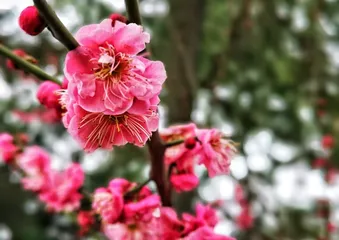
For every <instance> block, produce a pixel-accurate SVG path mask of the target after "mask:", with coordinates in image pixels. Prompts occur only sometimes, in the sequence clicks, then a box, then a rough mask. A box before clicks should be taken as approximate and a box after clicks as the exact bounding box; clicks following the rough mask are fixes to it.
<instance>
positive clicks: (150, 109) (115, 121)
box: [63, 96, 159, 152]
mask: <svg viewBox="0 0 339 240" xmlns="http://www.w3.org/2000/svg"><path fill="white" fill-rule="evenodd" d="M64 98H65V97H64ZM66 98H67V96H66ZM158 102H159V99H158V97H155V98H154V99H151V100H150V101H149V102H148V103H147V104H146V106H145V105H143V104H139V102H135V104H134V106H132V107H131V108H130V109H129V110H128V111H127V112H125V113H123V114H121V115H107V114H104V113H103V112H88V111H86V110H85V109H83V108H81V106H79V105H78V104H77V103H76V102H75V101H73V100H72V99H70V102H69V103H66V106H67V107H66V108H67V113H66V114H65V115H64V117H63V123H64V125H65V127H66V128H68V132H69V133H70V134H71V135H72V136H73V137H74V138H75V139H76V140H77V141H78V142H79V143H80V144H81V145H82V147H83V148H84V149H85V150H86V151H87V152H92V151H94V150H96V149H97V148H103V149H112V147H113V146H114V145H117V146H121V145H125V144H126V143H132V144H134V145H136V146H143V145H144V144H145V143H146V141H147V140H148V139H149V138H150V136H151V134H152V131H155V130H156V129H157V127H158V121H159V117H158V113H157V112H156V108H157V107H156V105H157V104H158ZM140 111H141V112H143V113H144V114H139V113H140Z"/></svg>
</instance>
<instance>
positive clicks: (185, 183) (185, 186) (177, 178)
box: [170, 173, 199, 192]
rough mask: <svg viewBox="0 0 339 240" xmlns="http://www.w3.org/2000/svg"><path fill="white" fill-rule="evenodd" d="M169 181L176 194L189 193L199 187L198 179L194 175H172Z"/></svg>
mask: <svg viewBox="0 0 339 240" xmlns="http://www.w3.org/2000/svg"><path fill="white" fill-rule="evenodd" d="M170 181H171V185H172V187H173V188H174V189H175V191H177V192H183V191H185V192H186V191H191V190H192V189H194V188H196V187H197V186H198V185H199V178H198V177H197V176H196V175H195V174H194V173H182V174H181V173H176V174H174V173H172V174H171V177H170Z"/></svg>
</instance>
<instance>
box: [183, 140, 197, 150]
mask: <svg viewBox="0 0 339 240" xmlns="http://www.w3.org/2000/svg"><path fill="white" fill-rule="evenodd" d="M196 142H197V141H196V138H195V137H190V138H187V139H186V140H185V147H186V148H187V149H193V148H194V147H195V144H196Z"/></svg>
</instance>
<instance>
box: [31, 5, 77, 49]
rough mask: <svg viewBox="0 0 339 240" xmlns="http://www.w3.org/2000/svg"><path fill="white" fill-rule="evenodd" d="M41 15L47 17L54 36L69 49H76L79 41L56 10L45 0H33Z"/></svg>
mask: <svg viewBox="0 0 339 240" xmlns="http://www.w3.org/2000/svg"><path fill="white" fill-rule="evenodd" d="M33 2H34V5H35V6H36V8H37V9H38V10H39V13H40V15H41V16H42V17H43V18H44V19H45V21H46V22H47V25H48V27H49V29H50V30H51V32H52V34H53V36H54V37H55V38H56V39H58V40H59V41H60V42H61V43H62V44H63V45H64V46H65V47H66V48H67V49H68V50H69V51H71V50H74V49H76V48H77V47H78V46H79V43H78V42H77V40H75V38H74V37H73V35H72V34H71V33H70V32H69V31H68V30H67V28H66V27H65V25H64V24H63V23H62V22H61V21H60V19H59V18H58V16H57V15H56V13H55V12H54V10H53V9H52V8H51V7H50V6H49V5H48V3H47V2H46V1H45V0H33Z"/></svg>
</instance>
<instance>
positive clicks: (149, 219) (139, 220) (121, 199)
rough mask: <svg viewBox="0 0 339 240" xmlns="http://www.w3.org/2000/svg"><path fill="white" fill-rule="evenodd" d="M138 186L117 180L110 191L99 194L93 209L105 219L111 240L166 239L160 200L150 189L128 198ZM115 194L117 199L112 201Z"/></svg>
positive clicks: (96, 193)
mask: <svg viewBox="0 0 339 240" xmlns="http://www.w3.org/2000/svg"><path fill="white" fill-rule="evenodd" d="M136 186H137V184H136V183H132V182H129V181H127V180H125V179H120V178H119V179H113V180H112V181H111V182H110V183H109V186H108V187H107V188H100V189H97V190H96V191H95V194H94V202H93V205H92V207H93V209H94V211H95V212H97V213H98V214H99V216H100V217H101V218H102V220H103V222H102V224H103V230H104V233H105V235H106V237H107V238H108V239H114V240H139V239H140V240H141V239H150V240H158V239H162V238H161V232H160V231H159V229H160V222H159V216H157V214H156V211H157V210H159V207H160V198H159V196H158V195H156V194H152V192H151V191H150V189H149V188H148V187H146V186H144V187H142V188H141V189H140V191H138V192H135V193H133V194H132V195H129V194H127V193H129V192H130V191H131V190H133V189H134V188H135V187H136ZM112 193H113V194H115V198H116V199H112V196H113V194H112ZM98 210H99V211H98ZM105 211H106V213H105ZM105 216H106V217H107V218H108V220H107V218H106V219H105ZM112 216H113V217H112ZM112 219H113V220H112Z"/></svg>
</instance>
